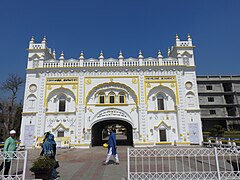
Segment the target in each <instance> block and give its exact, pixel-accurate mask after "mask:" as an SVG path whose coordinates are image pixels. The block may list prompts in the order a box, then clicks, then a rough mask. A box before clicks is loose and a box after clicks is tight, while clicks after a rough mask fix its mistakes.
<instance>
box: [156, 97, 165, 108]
mask: <svg viewBox="0 0 240 180" xmlns="http://www.w3.org/2000/svg"><path fill="white" fill-rule="evenodd" d="M157 109H158V110H164V99H163V97H162V95H158V96H157Z"/></svg>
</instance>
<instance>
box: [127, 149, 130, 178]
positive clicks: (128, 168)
mask: <svg viewBox="0 0 240 180" xmlns="http://www.w3.org/2000/svg"><path fill="white" fill-rule="evenodd" d="M127 176H128V177H127V179H128V180H130V157H129V147H128V148H127Z"/></svg>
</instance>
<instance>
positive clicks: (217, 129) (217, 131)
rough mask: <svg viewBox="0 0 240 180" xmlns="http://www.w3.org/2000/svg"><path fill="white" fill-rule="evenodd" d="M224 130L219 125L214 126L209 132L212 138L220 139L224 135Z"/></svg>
mask: <svg viewBox="0 0 240 180" xmlns="http://www.w3.org/2000/svg"><path fill="white" fill-rule="evenodd" d="M224 131H225V129H224V128H223V127H222V126H221V125H214V126H213V128H211V129H210V130H209V132H211V135H212V136H216V137H221V136H223V134H224Z"/></svg>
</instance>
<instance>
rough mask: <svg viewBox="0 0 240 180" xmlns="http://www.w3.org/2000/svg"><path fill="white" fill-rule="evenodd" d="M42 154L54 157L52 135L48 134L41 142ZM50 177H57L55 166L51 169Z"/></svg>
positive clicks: (54, 148) (54, 144) (54, 145)
mask: <svg viewBox="0 0 240 180" xmlns="http://www.w3.org/2000/svg"><path fill="white" fill-rule="evenodd" d="M43 155H44V156H46V157H49V158H50V159H54V160H55V157H56V142H55V140H54V135H53V134H50V133H49V135H48V137H47V139H46V141H45V142H44V143H43ZM51 176H52V178H53V179H54V178H57V171H56V168H54V169H53V170H52V173H51Z"/></svg>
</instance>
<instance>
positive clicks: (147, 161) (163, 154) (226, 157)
mask: <svg viewBox="0 0 240 180" xmlns="http://www.w3.org/2000/svg"><path fill="white" fill-rule="evenodd" d="M127 163H128V169H127V173H128V180H131V179H194V180H195V179H202V180H203V179H227V180H230V179H240V154H239V152H236V151H232V150H231V149H220V150H218V149H217V148H216V147H214V148H191V147H189V148H174V147H172V148H164V147H162V148H128V150H127Z"/></svg>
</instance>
